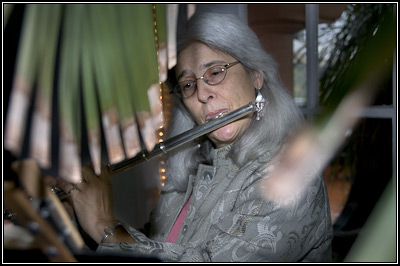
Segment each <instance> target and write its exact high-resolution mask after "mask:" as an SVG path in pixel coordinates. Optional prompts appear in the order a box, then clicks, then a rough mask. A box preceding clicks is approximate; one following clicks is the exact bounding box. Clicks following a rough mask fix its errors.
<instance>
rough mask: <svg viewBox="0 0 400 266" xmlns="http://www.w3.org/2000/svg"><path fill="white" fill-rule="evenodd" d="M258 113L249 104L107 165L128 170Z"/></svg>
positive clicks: (59, 192)
mask: <svg viewBox="0 0 400 266" xmlns="http://www.w3.org/2000/svg"><path fill="white" fill-rule="evenodd" d="M255 111H257V108H256V105H255V104H254V103H252V102H250V103H249V104H247V105H245V106H243V107H241V108H238V109H236V110H234V111H232V112H230V113H228V114H226V115H224V116H222V117H219V118H215V119H213V120H210V121H209V122H207V123H204V124H203V125H200V126H196V127H194V128H192V129H190V130H188V131H185V132H183V133H181V134H179V135H176V136H174V137H172V138H170V139H168V140H166V141H164V142H161V143H159V144H157V145H156V146H155V147H154V149H153V150H152V151H151V152H148V151H146V150H142V151H141V152H139V153H138V154H137V155H136V156H135V157H133V158H130V159H127V160H124V161H122V162H119V163H116V164H109V165H107V167H108V170H109V173H110V174H111V175H113V174H116V173H119V172H121V171H125V170H128V169H130V168H132V167H134V166H136V165H138V164H140V163H142V162H145V161H148V160H150V159H152V158H154V157H156V156H158V155H160V154H166V153H168V152H169V151H172V150H174V149H176V148H178V147H179V146H181V145H184V144H185V143H187V142H189V141H192V140H194V139H196V138H198V137H201V136H203V135H205V134H207V133H210V132H211V131H214V130H216V129H218V128H220V127H222V126H225V125H227V124H229V123H231V122H233V121H236V120H238V119H240V118H242V117H244V116H246V115H248V114H250V113H253V112H255ZM52 191H53V192H54V193H55V194H56V195H57V196H58V197H59V198H60V199H61V200H62V199H65V198H67V197H68V196H69V194H68V193H65V192H64V191H63V190H62V189H60V188H58V187H54V188H52Z"/></svg>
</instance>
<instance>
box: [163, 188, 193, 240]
mask: <svg viewBox="0 0 400 266" xmlns="http://www.w3.org/2000/svg"><path fill="white" fill-rule="evenodd" d="M191 199H192V196H190V197H189V199H188V201H187V202H186V204H185V206H183V208H182V210H181V212H180V213H179V215H178V218H177V219H176V221H175V223H174V226H172V229H171V231H170V232H169V234H168V237H167V240H166V242H170V243H175V242H176V239H177V238H178V235H179V232H180V231H181V228H182V225H183V221H184V220H185V217H186V213H187V211H188V209H189V204H190V200H191Z"/></svg>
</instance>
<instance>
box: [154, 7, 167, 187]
mask: <svg viewBox="0 0 400 266" xmlns="http://www.w3.org/2000/svg"><path fill="white" fill-rule="evenodd" d="M152 7H153V8H152V9H153V25H154V40H155V44H156V52H157V58H158V59H159V43H158V29H157V14H156V4H153V6H152ZM159 60H160V59H159ZM160 74H161V70H160V61H159V62H158V76H159V80H161V77H160ZM159 88H160V110H161V121H160V122H161V126H160V127H159V129H158V136H159V139H158V142H159V143H161V142H164V139H163V136H164V112H163V103H162V101H163V83H162V82H161V81H160V83H159ZM159 174H160V185H161V186H162V187H164V186H165V180H166V179H167V176H166V170H165V161H164V160H163V159H161V161H160V167H159Z"/></svg>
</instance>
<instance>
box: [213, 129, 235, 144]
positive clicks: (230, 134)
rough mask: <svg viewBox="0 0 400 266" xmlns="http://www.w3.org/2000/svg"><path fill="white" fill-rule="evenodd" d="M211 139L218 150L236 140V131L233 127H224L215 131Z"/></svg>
mask: <svg viewBox="0 0 400 266" xmlns="http://www.w3.org/2000/svg"><path fill="white" fill-rule="evenodd" d="M209 138H210V139H211V141H212V142H213V143H214V144H215V146H216V147H217V148H221V147H223V146H226V145H228V144H230V143H232V142H234V140H235V139H236V130H235V127H234V126H232V125H226V126H223V127H221V128H219V129H217V130H215V131H213V132H212V133H211V134H210V135H209Z"/></svg>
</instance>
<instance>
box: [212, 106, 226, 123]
mask: <svg viewBox="0 0 400 266" xmlns="http://www.w3.org/2000/svg"><path fill="white" fill-rule="evenodd" d="M228 111H229V110H228V109H227V108H225V109H220V110H217V111H213V112H210V113H208V114H207V115H206V123H207V122H208V121H210V120H213V119H217V118H220V117H223V116H224V115H226V114H227V113H228Z"/></svg>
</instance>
